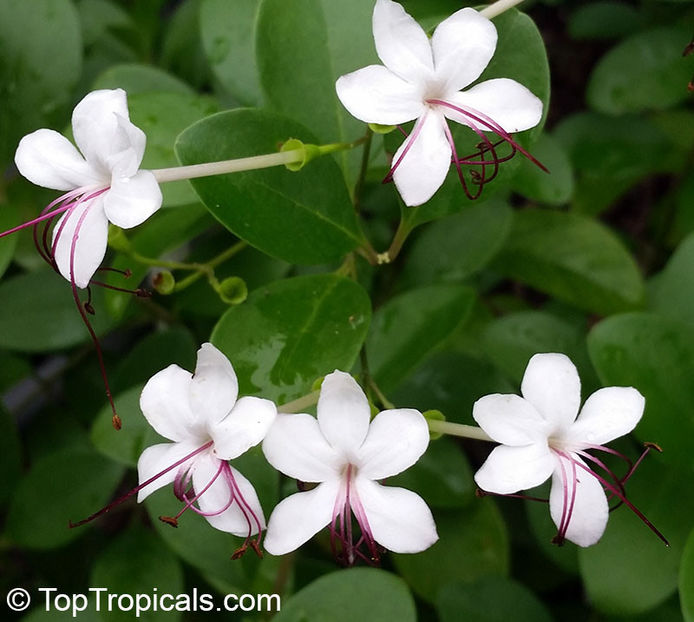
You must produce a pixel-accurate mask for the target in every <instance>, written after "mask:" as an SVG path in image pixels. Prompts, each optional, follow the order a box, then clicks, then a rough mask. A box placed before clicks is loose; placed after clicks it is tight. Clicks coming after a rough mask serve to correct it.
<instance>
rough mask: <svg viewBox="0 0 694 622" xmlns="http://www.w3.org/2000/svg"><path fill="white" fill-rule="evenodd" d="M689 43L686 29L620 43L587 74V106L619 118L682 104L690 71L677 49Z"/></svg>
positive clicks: (661, 30) (657, 32) (655, 32)
mask: <svg viewBox="0 0 694 622" xmlns="http://www.w3.org/2000/svg"><path fill="white" fill-rule="evenodd" d="M690 38H691V32H690V29H689V28H688V27H687V26H685V25H681V26H679V25H678V26H672V27H660V28H655V29H653V30H648V31H646V32H641V33H638V34H636V35H634V36H633V37H630V38H629V39H626V40H624V41H622V42H621V43H620V44H619V45H617V46H616V47H615V48H613V49H612V50H610V52H609V53H608V54H606V55H605V56H604V57H603V58H602V59H601V60H600V62H599V63H598V64H597V66H596V67H595V69H594V70H593V73H592V75H591V77H590V81H589V82H588V90H587V97H588V103H589V104H590V105H591V106H592V107H593V108H594V109H595V110H598V111H600V112H605V113H608V114H624V113H626V112H640V111H642V110H661V109H664V108H669V107H671V106H674V105H676V104H679V103H680V102H682V101H685V100H687V99H688V98H689V93H688V91H687V88H686V87H687V84H688V83H689V80H690V79H691V77H692V70H693V69H694V66H693V65H692V63H691V62H683V60H682V49H683V48H684V46H685V45H686V44H687V42H688V41H689V39H690Z"/></svg>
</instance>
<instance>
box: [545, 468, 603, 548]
mask: <svg viewBox="0 0 694 622" xmlns="http://www.w3.org/2000/svg"><path fill="white" fill-rule="evenodd" d="M574 459H575V460H577V461H578V462H579V463H581V464H584V462H583V461H582V460H581V459H580V458H578V457H577V456H575V455H574ZM562 463H563V465H564V469H565V472H566V476H567V478H568V480H569V482H568V484H569V486H568V489H567V494H566V495H565V494H564V484H563V481H562V475H561V469H560V468H559V467H558V466H557V468H556V469H555V471H554V475H553V476H552V490H551V492H550V495H549V509H550V513H551V515H552V520H553V521H554V524H555V525H556V526H557V528H559V525H560V522H561V517H562V511H563V508H564V504H565V503H567V505H568V504H569V503H570V502H571V495H572V491H573V488H574V482H573V473H572V470H571V465H570V464H569V463H568V461H566V460H562ZM576 479H577V482H576V484H575V488H576V499H575V501H574V506H573V511H572V513H571V518H570V521H569V527H568V529H567V531H566V538H567V540H571V542H574V543H576V544H578V545H579V546H591V545H593V544H595V543H596V542H597V541H598V540H600V538H601V537H602V534H603V533H604V531H605V527H606V526H607V518H608V516H609V507H608V503H607V497H605V491H604V490H603V488H602V485H601V484H600V482H599V481H598V480H597V479H596V478H595V477H594V476H593V475H591V474H590V473H588V472H587V471H585V470H584V469H582V468H581V467H579V466H577V467H576ZM567 511H568V508H567Z"/></svg>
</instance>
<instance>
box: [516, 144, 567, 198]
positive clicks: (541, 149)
mask: <svg viewBox="0 0 694 622" xmlns="http://www.w3.org/2000/svg"><path fill="white" fill-rule="evenodd" d="M533 155H534V156H535V157H536V158H537V159H538V160H539V161H540V162H542V163H543V164H544V165H545V166H546V167H547V169H548V170H549V174H548V173H546V172H545V171H543V170H542V169H541V168H539V167H538V166H537V165H536V164H534V163H533V162H531V161H530V160H528V159H527V158H519V159H520V164H519V166H518V170H517V171H516V174H515V176H514V178H513V181H512V182H511V188H512V189H513V190H514V192H518V193H519V194H522V195H523V196H524V197H526V198H528V199H531V200H533V201H537V202H539V203H545V204H547V205H561V204H563V203H566V202H568V201H569V200H570V199H571V196H572V194H573V191H574V177H573V169H572V168H571V162H570V160H569V157H568V154H567V153H566V150H565V149H564V148H563V147H562V146H561V144H560V143H559V142H558V141H557V140H556V139H555V138H554V137H552V135H551V134H542V136H540V138H539V140H538V141H537V142H536V143H535V144H534V145H533Z"/></svg>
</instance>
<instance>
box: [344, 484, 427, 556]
mask: <svg viewBox="0 0 694 622" xmlns="http://www.w3.org/2000/svg"><path fill="white" fill-rule="evenodd" d="M355 487H356V492H357V494H358V496H359V500H360V501H361V504H362V506H363V507H364V511H365V513H366V518H367V520H368V522H369V527H370V529H371V533H372V535H373V537H374V540H376V542H378V543H379V544H380V545H382V546H384V547H385V548H387V549H389V550H390V551H393V552H395V553H419V552H420V551H423V550H425V549H428V548H429V547H430V546H431V545H432V544H434V542H436V541H437V540H438V539H439V536H438V534H437V533H436V524H435V523H434V517H433V516H432V514H431V510H430V509H429V506H427V504H426V503H425V502H424V500H423V499H422V498H421V497H420V496H419V495H417V494H415V493H414V492H411V491H409V490H405V489H404V488H396V487H394V486H381V485H380V484H377V483H376V482H372V481H370V480H368V479H366V478H363V477H357V478H356V480H355Z"/></svg>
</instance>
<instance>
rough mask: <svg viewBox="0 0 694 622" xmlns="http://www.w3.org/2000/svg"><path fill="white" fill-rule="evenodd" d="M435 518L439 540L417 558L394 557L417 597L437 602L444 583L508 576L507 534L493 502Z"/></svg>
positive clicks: (485, 500)
mask: <svg viewBox="0 0 694 622" xmlns="http://www.w3.org/2000/svg"><path fill="white" fill-rule="evenodd" d="M435 519H436V528H437V530H438V533H439V540H438V542H437V543H436V544H434V546H432V547H431V548H429V549H427V550H426V551H424V552H422V553H418V554H417V555H395V554H393V555H392V558H393V563H394V564H395V567H396V568H397V570H398V572H399V573H400V574H401V575H402V577H403V578H404V579H405V580H406V581H407V582H408V583H409V584H410V586H412V590H413V591H414V592H415V593H416V594H417V595H419V596H421V597H422V598H424V599H425V600H426V601H428V602H430V603H434V602H436V598H437V595H438V592H439V590H440V589H441V586H442V585H444V584H445V583H450V582H453V581H463V582H466V583H470V582H472V581H475V580H477V579H480V578H482V577H486V576H490V575H506V574H507V573H508V570H509V542H508V534H507V533H506V527H505V525H504V521H503V519H502V518H501V515H500V513H499V511H498V510H497V508H496V506H495V505H494V503H493V502H492V501H491V500H490V499H480V500H477V501H476V502H475V503H472V504H471V505H470V507H469V508H467V509H465V510H457V511H448V512H437V513H436V515H435Z"/></svg>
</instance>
